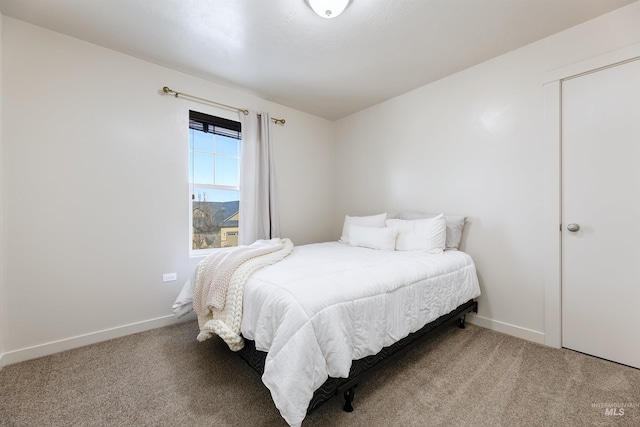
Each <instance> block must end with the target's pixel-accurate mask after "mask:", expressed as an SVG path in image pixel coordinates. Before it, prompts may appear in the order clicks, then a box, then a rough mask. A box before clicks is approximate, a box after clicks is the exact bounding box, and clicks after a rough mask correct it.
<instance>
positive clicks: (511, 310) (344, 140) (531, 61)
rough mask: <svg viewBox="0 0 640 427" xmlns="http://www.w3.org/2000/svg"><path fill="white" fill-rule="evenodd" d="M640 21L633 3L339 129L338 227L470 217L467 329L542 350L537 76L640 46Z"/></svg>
mask: <svg viewBox="0 0 640 427" xmlns="http://www.w3.org/2000/svg"><path fill="white" fill-rule="evenodd" d="M638 22H640V3H633V4H631V5H629V6H627V7H625V8H622V9H620V10H617V11H614V12H612V13H610V14H607V15H604V16H602V17H600V18H597V19H595V20H593V21H590V22H587V23H585V24H582V25H580V26H577V27H574V28H572V29H569V30H567V31H564V32H562V33H559V34H556V35H554V36H552V37H549V38H547V39H544V40H542V41H539V42H536V43H533V44H531V45H529V46H526V47H523V48H521V49H518V50H516V51H513V52H510V53H508V54H506V55H503V56H501V57H498V58H495V59H493V60H490V61H488V62H485V63H483V64H480V65H478V66H475V67H473V68H470V69H467V70H465V71H462V72H460V73H457V74H455V75H452V76H450V77H447V78H445V79H442V80H440V81H438V82H435V83H433V84H430V85H427V86H424V87H422V88H419V89H417V90H414V91H412V92H409V93H407V94H405V95H402V96H399V97H397V98H394V99H392V100H389V101H386V102H384V103H381V104H379V105H376V106H374V107H372V108H369V109H367V110H364V111H361V112H359V113H356V114H354V115H352V116H350V117H347V118H345V119H342V120H340V121H338V122H337V123H336V224H340V223H341V222H342V218H343V215H345V214H373V213H378V212H382V211H388V212H390V213H396V212H399V211H402V210H419V211H420V210H421V211H427V212H440V211H444V212H445V213H450V214H461V215H467V216H468V221H469V222H468V224H467V230H466V233H465V234H466V238H465V244H464V249H465V250H466V251H467V252H469V253H470V254H471V255H472V256H473V257H474V259H475V261H476V264H477V268H478V273H479V276H480V280H481V288H482V292H483V295H482V297H481V298H480V304H479V305H480V311H479V316H478V317H476V318H475V320H474V321H475V322H476V323H478V324H481V325H483V326H488V327H491V328H494V329H497V330H501V331H504V332H508V333H512V334H514V335H517V336H521V337H523V338H527V339H531V340H534V341H538V342H544V333H545V321H544V320H545V317H544V308H545V306H544V304H545V302H544V274H545V261H544V251H545V247H544V243H545V242H544V241H543V235H544V233H545V229H544V228H543V225H544V224H545V212H544V206H543V205H544V202H545V187H544V183H545V175H544V163H545V158H544V156H545V154H544V149H543V145H544V144H543V117H544V91H543V79H544V75H545V73H547V72H548V71H550V70H554V69H556V68H559V67H563V66H566V65H568V64H572V63H574V62H577V61H582V60H584V59H587V58H591V57H593V56H598V55H602V54H604V53H606V52H611V51H614V50H616V49H620V48H623V47H625V46H629V45H631V44H634V43H638V42H639V41H640V25H638ZM551 222H552V223H553V221H551ZM553 226H554V227H557V226H558V224H557V223H556V224H555V225H553ZM336 229H338V227H336ZM334 237H337V235H335V236H334Z"/></svg>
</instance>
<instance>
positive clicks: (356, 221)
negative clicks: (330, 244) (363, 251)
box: [339, 212, 387, 243]
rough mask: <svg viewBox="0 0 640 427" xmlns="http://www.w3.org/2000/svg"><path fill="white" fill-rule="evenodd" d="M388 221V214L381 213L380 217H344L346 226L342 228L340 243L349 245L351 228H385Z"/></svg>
mask: <svg viewBox="0 0 640 427" xmlns="http://www.w3.org/2000/svg"><path fill="white" fill-rule="evenodd" d="M386 219H387V213H386V212H385V213H381V214H378V215H369V216H349V215H346V216H345V217H344V225H343V226H342V237H340V240H339V242H341V243H349V233H350V230H351V226H353V225H359V226H362V227H378V228H380V227H384V222H385V220H386Z"/></svg>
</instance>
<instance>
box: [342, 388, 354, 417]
mask: <svg viewBox="0 0 640 427" xmlns="http://www.w3.org/2000/svg"><path fill="white" fill-rule="evenodd" d="M355 395H356V390H355V389H354V387H351V388H350V389H349V390H347V391H345V392H344V406H343V407H342V409H344V411H345V412H353V405H351V403H352V402H353V398H354V396H355Z"/></svg>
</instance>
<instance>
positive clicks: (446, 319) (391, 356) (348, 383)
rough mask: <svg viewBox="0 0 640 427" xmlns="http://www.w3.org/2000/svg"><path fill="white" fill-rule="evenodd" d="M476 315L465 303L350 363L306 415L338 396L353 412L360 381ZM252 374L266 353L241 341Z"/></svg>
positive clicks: (471, 302)
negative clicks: (434, 336)
mask: <svg viewBox="0 0 640 427" xmlns="http://www.w3.org/2000/svg"><path fill="white" fill-rule="evenodd" d="M471 311H473V312H476V313H477V312H478V303H477V301H474V300H469V301H467V302H466V303H464V304H462V305H460V306H459V307H458V308H456V309H454V310H453V311H451V312H450V313H448V314H445V315H444V316H441V317H439V318H437V319H436V320H434V321H433V322H430V323H427V324H426V325H425V326H423V327H422V328H421V329H419V330H418V331H416V332H413V333H411V334H409V335H408V336H406V337H404V338H403V339H401V340H400V341H398V342H396V343H394V344H392V345H390V346H388V347H384V348H383V349H382V350H380V352H379V353H377V354H374V355H371V356H367V357H365V358H362V359H359V360H354V361H353V363H352V364H351V370H350V371H349V377H348V378H334V377H329V378H328V379H327V381H325V383H324V384H322V386H320V388H319V389H318V390H316V391H315V392H314V394H313V397H312V398H311V402H309V408H308V409H307V414H309V413H311V411H313V410H314V409H316V408H317V407H318V406H320V405H321V404H322V403H324V402H326V401H327V400H329V399H331V398H332V397H334V396H337V395H338V393H343V396H344V400H345V403H344V407H343V409H344V410H345V411H346V412H351V411H353V405H352V403H353V398H354V396H355V387H356V386H357V385H358V383H360V382H361V381H362V380H364V379H365V378H367V377H368V376H369V375H371V374H373V373H374V372H375V371H377V370H379V369H380V368H382V367H384V366H385V365H387V364H389V363H391V362H393V361H395V360H397V359H398V358H400V357H402V355H403V354H405V353H406V352H407V351H409V350H410V349H411V348H413V347H414V346H415V345H417V344H418V343H420V342H422V341H424V340H425V339H426V338H428V337H429V336H430V335H432V334H433V333H434V332H436V331H438V330H440V329H442V328H443V327H445V326H447V325H448V324H450V323H451V322H453V321H454V320H456V319H458V320H459V324H458V325H459V327H461V328H464V322H465V315H466V314H467V313H469V312H471ZM238 353H239V354H240V357H242V358H243V359H244V360H245V361H246V362H247V363H248V364H249V366H251V367H252V368H253V369H254V370H255V371H256V372H258V373H259V374H260V375H262V374H263V373H264V362H265V359H266V357H267V353H266V352H263V351H260V350H256V346H255V342H253V341H251V340H247V339H245V344H244V348H243V349H242V350H240V351H239V352H238Z"/></svg>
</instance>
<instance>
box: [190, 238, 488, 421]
mask: <svg viewBox="0 0 640 427" xmlns="http://www.w3.org/2000/svg"><path fill="white" fill-rule="evenodd" d="M384 228H391V227H384ZM353 230H355V231H358V230H356V229H353ZM370 231H371V230H366V233H370ZM388 232H389V231H388V230H386V231H384V233H388ZM376 233H379V234H380V235H382V233H383V232H382V231H381V230H378V231H376ZM395 233H396V236H394V242H395V239H396V238H397V233H398V230H395ZM371 236H372V234H369V235H367V236H365V237H366V238H365V239H364V240H365V241H366V242H365V243H366V244H364V245H359V244H357V243H358V241H359V240H358V239H359V238H360V237H362V236H358V233H354V234H353V235H352V236H350V237H351V239H350V240H347V241H345V237H346V238H349V236H345V235H344V234H343V239H341V240H342V242H325V243H317V244H310V245H303V246H296V247H295V248H291V250H290V252H289V253H288V254H287V256H286V257H284V258H283V259H280V260H278V261H277V262H275V263H272V264H269V265H267V266H264V267H262V268H260V269H257V270H254V271H252V272H251V274H250V275H248V278H247V280H246V281H244V282H243V286H242V296H241V299H242V301H243V304H242V306H243V308H242V316H241V320H240V324H239V329H240V331H239V332H240V333H241V338H240V340H241V344H240V345H236V344H230V348H233V349H235V350H240V354H241V356H242V357H243V358H245V360H247V361H248V362H249V364H250V365H251V366H253V367H254V369H256V370H257V371H258V372H260V373H261V375H262V381H263V383H264V384H265V385H266V386H267V387H268V389H269V390H270V392H271V396H272V398H273V401H274V403H275V405H276V407H277V408H278V410H279V411H280V413H281V415H282V416H283V418H284V419H285V420H286V421H287V423H289V424H290V425H292V426H297V425H300V424H301V423H302V421H303V420H304V418H305V416H306V414H307V413H308V412H309V411H311V410H313V409H314V408H316V407H317V406H318V405H319V404H321V403H322V402H323V401H325V400H326V399H327V398H330V397H332V396H333V395H335V394H336V393H337V392H341V391H344V392H345V397H346V399H347V404H346V407H345V409H346V410H349V409H350V403H351V402H350V401H351V399H352V397H353V386H354V385H355V384H357V382H358V381H359V380H360V379H361V378H362V376H363V375H365V374H366V372H370V368H371V367H372V366H374V365H379V364H380V363H381V362H384V361H385V360H389V357H390V356H391V355H394V354H397V352H398V351H399V350H402V349H403V348H407V346H410V345H412V343H414V342H416V341H417V340H419V339H421V338H422V337H423V336H425V335H426V334H427V333H428V332H429V331H431V330H432V329H434V328H436V327H438V326H439V325H441V324H444V323H446V322H448V321H450V320H455V319H456V318H459V317H461V316H464V314H465V313H467V312H468V311H471V310H474V309H475V308H476V307H477V304H476V302H475V301H474V299H475V298H477V297H478V296H479V295H480V289H479V286H478V279H477V275H476V270H475V265H474V263H473V260H472V259H471V257H470V256H469V255H468V254H466V253H464V252H462V251H457V250H442V249H444V240H443V242H442V248H440V250H439V251H435V252H436V253H430V252H434V251H427V250H393V248H395V243H394V244H393V246H392V250H382V249H379V248H371V247H367V246H372V245H371V244H370V243H371V242H374V243H375V242H383V241H384V240H385V238H386V237H387V236H383V238H381V239H373V240H372V239H371ZM373 246H375V245H373ZM187 285H188V283H187V284H185V287H187ZM234 289H235V288H234ZM234 292H235V291H233V290H230V294H229V295H228V296H227V298H232V299H235V300H238V299H239V296H238V294H235V293H234ZM229 318H230V319H231V318H234V317H233V316H231V317H229ZM199 321H200V326H201V330H203V329H206V327H205V326H206V324H207V322H205V321H203V320H201V319H200V316H199ZM214 321H215V322H217V321H218V320H212V321H209V323H211V322H214ZM225 340H226V339H225ZM234 346H235V347H234Z"/></svg>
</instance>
